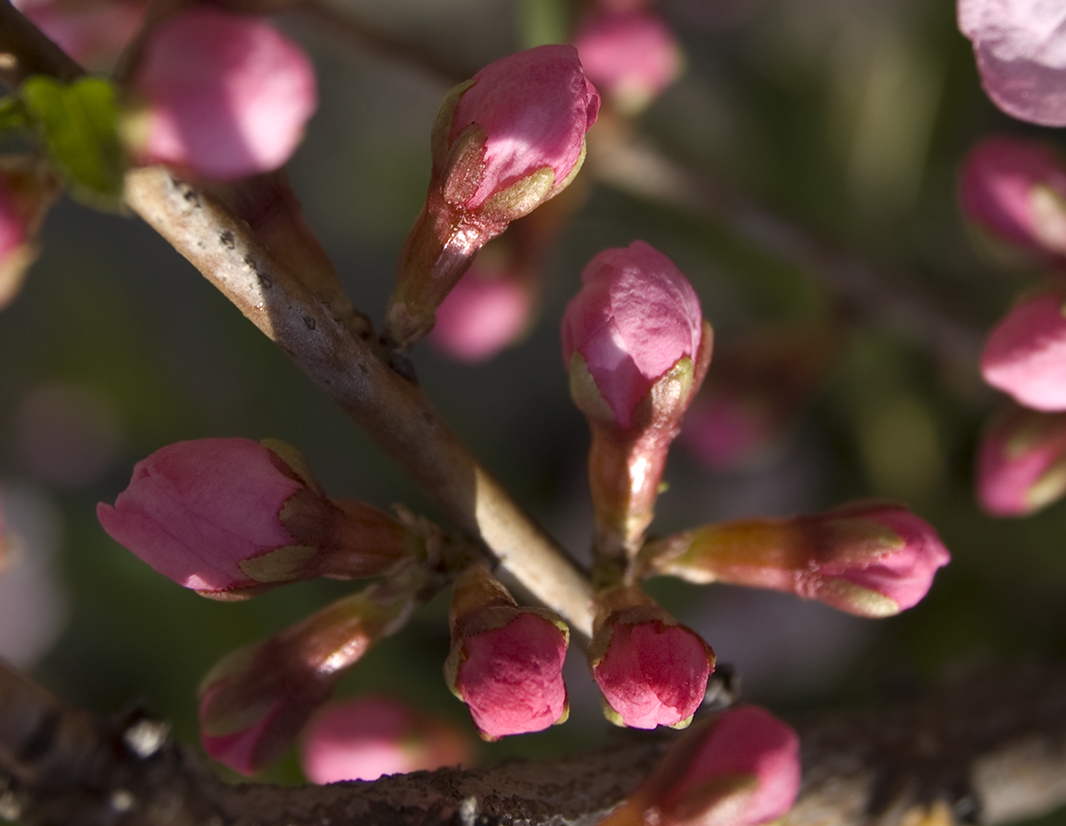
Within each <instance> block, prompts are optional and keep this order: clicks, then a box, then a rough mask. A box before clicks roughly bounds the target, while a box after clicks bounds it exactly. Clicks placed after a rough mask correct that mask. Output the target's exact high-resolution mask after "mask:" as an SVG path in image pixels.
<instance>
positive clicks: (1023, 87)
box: [958, 0, 1066, 126]
mask: <svg viewBox="0 0 1066 826" xmlns="http://www.w3.org/2000/svg"><path fill="white" fill-rule="evenodd" d="M958 15H959V28H960V29H961V30H962V33H963V34H964V35H966V36H967V37H968V38H969V39H970V40H972V41H973V44H974V53H975V54H976V56H977V68H978V70H979V71H980V73H981V81H982V83H983V85H984V88H985V91H986V92H988V95H989V97H991V98H992V100H993V102H995V104H996V105H997V106H999V108H1000V109H1002V110H1003V111H1004V112H1006V113H1007V114H1008V115H1012V116H1013V117H1016V118H1019V119H1020V120H1026V121H1031V122H1032V123H1039V124H1043V125H1045V126H1066V82H1064V78H1066V5H1064V4H1063V3H1062V2H1061V0H959V6H958Z"/></svg>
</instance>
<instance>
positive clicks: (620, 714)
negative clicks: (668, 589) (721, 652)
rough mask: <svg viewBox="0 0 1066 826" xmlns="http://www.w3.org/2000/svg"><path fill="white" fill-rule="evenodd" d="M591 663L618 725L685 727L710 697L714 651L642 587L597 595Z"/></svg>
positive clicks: (607, 712) (607, 707) (609, 715)
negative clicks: (642, 589) (709, 685)
mask: <svg viewBox="0 0 1066 826" xmlns="http://www.w3.org/2000/svg"><path fill="white" fill-rule="evenodd" d="M596 608H597V613H596V619H595V625H594V627H593V637H592V643H591V644H590V645H589V651H588V658H589V667H590V668H591V669H592V676H593V678H594V679H595V680H596V684H597V685H598V686H599V687H600V691H601V692H602V694H603V699H604V714H605V716H606V717H607V719H608V720H610V721H611V722H612V723H614V724H615V725H619V726H629V727H632V728H641V729H652V728H655V727H656V726H670V727H672V728H685V727H686V726H688V724H689V723H690V722H692V715H693V714H694V713H695V712H696V709H697V708H699V706H700V703H702V702H703V697H704V695H705V694H706V693H707V680H708V678H709V677H710V675H711V672H712V671H714V651H713V650H711V647H710V646H709V645H707V643H706V642H704V641H703V640H702V639H701V638H700V636H699V635H698V634H697V633H696V632H695V631H693V630H692V629H691V628H688V627H687V626H684V625H681V624H679V623H678V621H677V620H676V619H674V618H673V616H671V615H670V613H669V612H668V611H667V610H666V609H664V608H662V607H661V606H660V605H658V604H657V603H656V602H655V601H654V600H652V599H651V598H650V597H648V596H647V595H646V594H644V592H643V591H641V590H640V587H639V586H637V585H629V586H613V587H610V588H606V589H604V590H603V591H601V592H600V593H599V594H597V599H596Z"/></svg>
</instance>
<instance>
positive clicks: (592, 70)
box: [573, 9, 681, 113]
mask: <svg viewBox="0 0 1066 826" xmlns="http://www.w3.org/2000/svg"><path fill="white" fill-rule="evenodd" d="M573 43H574V46H575V47H576V48H577V52H578V55H579V56H580V57H581V63H582V65H584V67H585V73H586V74H587V75H588V76H589V78H590V79H591V80H592V82H593V83H595V84H596V85H597V86H598V87H599V88H600V89H601V90H602V91H603V92H604V93H605V94H606V95H608V96H609V97H610V98H611V99H613V100H614V101H615V102H616V103H617V104H618V106H619V107H620V108H621V109H622V110H623V111H625V112H631V113H636V112H639V111H640V110H641V109H643V108H644V107H646V106H647V105H648V104H649V103H651V101H652V100H654V99H655V98H656V97H658V96H659V94H660V93H661V92H662V91H663V89H665V88H666V87H667V86H669V85H670V84H671V83H673V81H674V79H675V78H676V77H677V76H678V74H679V73H680V72H681V50H680V48H679V47H678V44H677V40H676V38H675V37H674V35H673V32H671V31H670V29H669V28H668V27H667V25H666V24H665V23H664V22H663V21H662V19H661V18H660V17H658V16H657V15H655V14H653V13H651V12H648V11H642V10H641V11H633V12H628V13H612V12H608V11H603V10H601V9H595V10H593V11H592V13H591V14H589V16H588V17H586V18H585V20H584V22H583V23H582V24H581V27H580V28H579V29H578V31H577V34H576V35H575V36H574V40H573Z"/></svg>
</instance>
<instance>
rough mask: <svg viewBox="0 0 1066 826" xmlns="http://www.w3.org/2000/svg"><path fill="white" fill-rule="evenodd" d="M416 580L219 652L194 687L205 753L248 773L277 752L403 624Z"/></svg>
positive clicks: (372, 590) (376, 589) (376, 588)
mask: <svg viewBox="0 0 1066 826" xmlns="http://www.w3.org/2000/svg"><path fill="white" fill-rule="evenodd" d="M419 584H420V583H418V582H411V581H402V582H396V581H393V582H387V583H383V584H380V585H372V586H370V587H369V588H367V589H366V590H364V591H363V592H362V593H359V594H355V595H353V596H350V597H346V598H345V599H342V600H339V601H338V602H335V603H333V604H332V605H329V606H327V607H326V608H324V609H322V610H321V611H319V612H318V613H316V614H313V615H312V616H310V617H308V618H307V619H305V620H304V621H303V622H300V623H299V624H297V625H294V626H292V627H291V628H288V629H286V630H284V631H282V632H281V633H280V634H277V635H276V636H274V637H271V638H269V639H267V640H264V641H262V642H259V643H254V644H252V645H249V646H246V647H245V648H241V649H238V650H237V651H234V652H232V653H231V654H229V655H227V656H226V657H224V658H223V659H222V660H221V661H220V662H219V663H218V664H217V665H216V666H215V667H214V668H213V669H212V670H211V671H210V672H209V673H208V675H207V676H206V677H204V679H203V681H202V682H201V684H200V739H201V741H202V743H203V746H204V748H205V749H206V751H207V753H208V754H209V755H210V756H211V757H213V758H214V759H215V760H218V761H219V762H220V763H224V764H225V765H227V766H229V767H230V768H231V769H234V770H235V771H238V772H241V773H242V774H246V775H252V774H255V773H256V772H258V771H259V770H260V769H262V768H263V767H265V766H266V765H268V764H269V763H272V762H273V761H274V760H275V759H277V758H278V757H280V756H281V754H282V752H284V751H285V749H287V748H288V747H289V746H290V745H291V744H292V742H293V740H294V739H295V737H296V735H297V734H298V733H299V731H300V729H301V728H302V727H303V725H304V723H305V722H306V721H307V719H308V717H310V715H311V714H312V713H313V712H314V711H315V710H316V709H317V708H318V707H319V706H320V705H322V704H323V703H324V702H325V701H326V700H327V699H329V696H330V694H331V693H332V692H333V689H334V688H335V687H336V684H337V682H338V681H339V680H340V678H341V676H343V672H344V671H345V670H346V669H348V668H350V667H351V666H353V665H354V664H355V663H356V662H358V661H359V659H360V658H362V657H363V655H365V654H366V652H367V651H368V650H369V649H370V648H371V646H373V645H374V644H375V643H377V642H378V641H380V640H381V639H382V638H384V637H386V636H389V635H390V634H393V633H395V632H396V631H397V630H399V628H400V627H401V626H402V625H403V624H404V622H405V621H406V620H407V618H408V617H409V616H410V614H411V612H412V611H413V610H414V608H415V606H416V605H417V588H418V586H419Z"/></svg>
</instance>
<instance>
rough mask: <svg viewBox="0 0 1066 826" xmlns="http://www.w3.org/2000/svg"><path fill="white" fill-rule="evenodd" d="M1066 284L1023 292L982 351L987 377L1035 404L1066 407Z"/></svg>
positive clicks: (1044, 407) (1029, 404) (1017, 398)
mask: <svg viewBox="0 0 1066 826" xmlns="http://www.w3.org/2000/svg"><path fill="white" fill-rule="evenodd" d="M1064 304H1066V289H1064V288H1062V287H1060V286H1053V287H1050V288H1048V289H1043V290H1039V291H1037V292H1033V293H1029V294H1028V295H1025V296H1023V297H1022V298H1021V299H1020V300H1019V301H1018V302H1017V303H1016V304H1015V305H1014V306H1013V307H1012V308H1011V309H1010V311H1009V312H1008V313H1007V315H1006V317H1004V318H1003V319H1002V320H1001V321H1000V322H999V323H998V324H997V325H996V326H995V327H994V328H992V332H991V333H990V334H989V336H988V340H987V341H986V342H985V349H984V351H983V352H982V354H981V375H982V376H984V379H985V381H986V382H988V383H989V384H990V385H992V386H993V387H995V388H996V389H997V390H1002V391H1003V392H1005V393H1009V394H1010V395H1011V396H1013V397H1014V399H1015V401H1017V402H1018V403H1019V404H1021V405H1024V406H1025V407H1032V408H1033V409H1035V410H1066V315H1064V313H1063V306H1064Z"/></svg>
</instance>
